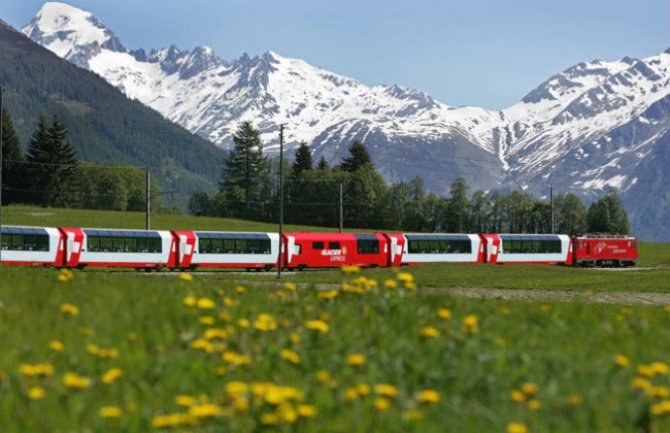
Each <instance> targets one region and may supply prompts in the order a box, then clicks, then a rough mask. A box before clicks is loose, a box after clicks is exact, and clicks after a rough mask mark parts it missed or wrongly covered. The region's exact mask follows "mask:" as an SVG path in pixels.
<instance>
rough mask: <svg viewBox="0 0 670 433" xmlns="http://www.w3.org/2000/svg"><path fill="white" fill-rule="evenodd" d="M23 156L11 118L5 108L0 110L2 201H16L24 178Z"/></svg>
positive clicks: (19, 195)
mask: <svg viewBox="0 0 670 433" xmlns="http://www.w3.org/2000/svg"><path fill="white" fill-rule="evenodd" d="M24 170H25V158H24V156H23V152H21V143H20V141H19V137H18V136H17V135H16V131H15V130H14V125H12V119H11V117H10V116H9V113H8V112H7V110H6V109H3V110H2V192H3V194H2V201H3V203H16V202H18V201H19V198H20V197H21V192H22V191H19V190H20V189H21V186H22V180H23V179H24V177H25V176H24Z"/></svg>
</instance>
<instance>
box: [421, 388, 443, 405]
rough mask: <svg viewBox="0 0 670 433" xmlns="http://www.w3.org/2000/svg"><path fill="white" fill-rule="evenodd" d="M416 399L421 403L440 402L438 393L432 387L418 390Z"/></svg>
mask: <svg viewBox="0 0 670 433" xmlns="http://www.w3.org/2000/svg"><path fill="white" fill-rule="evenodd" d="M416 399H417V401H418V402H419V403H423V404H437V403H439V402H440V393H439V392H437V391H435V390H434V389H424V390H423V391H420V392H419V394H418V395H417V398H416Z"/></svg>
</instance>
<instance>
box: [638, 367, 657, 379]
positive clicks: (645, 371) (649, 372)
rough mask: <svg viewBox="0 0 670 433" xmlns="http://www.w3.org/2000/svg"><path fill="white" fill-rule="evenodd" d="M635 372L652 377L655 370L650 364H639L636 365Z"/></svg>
mask: <svg viewBox="0 0 670 433" xmlns="http://www.w3.org/2000/svg"><path fill="white" fill-rule="evenodd" d="M637 373H638V374H639V375H640V376H644V377H652V376H653V375H654V373H655V370H654V369H653V368H652V367H651V366H650V365H640V366H638V367H637Z"/></svg>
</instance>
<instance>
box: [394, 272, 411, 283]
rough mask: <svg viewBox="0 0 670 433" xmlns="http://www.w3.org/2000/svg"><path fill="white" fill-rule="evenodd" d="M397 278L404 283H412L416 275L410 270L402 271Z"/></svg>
mask: <svg viewBox="0 0 670 433" xmlns="http://www.w3.org/2000/svg"><path fill="white" fill-rule="evenodd" d="M397 278H398V280H400V281H402V282H403V283H411V282H412V281H414V277H413V276H412V274H410V273H409V272H401V273H399V274H398V276H397Z"/></svg>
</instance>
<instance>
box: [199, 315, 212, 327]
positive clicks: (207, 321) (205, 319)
mask: <svg viewBox="0 0 670 433" xmlns="http://www.w3.org/2000/svg"><path fill="white" fill-rule="evenodd" d="M198 322H200V324H201V325H206V326H212V325H213V324H214V318H213V317H212V316H202V317H201V318H200V319H198Z"/></svg>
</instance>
